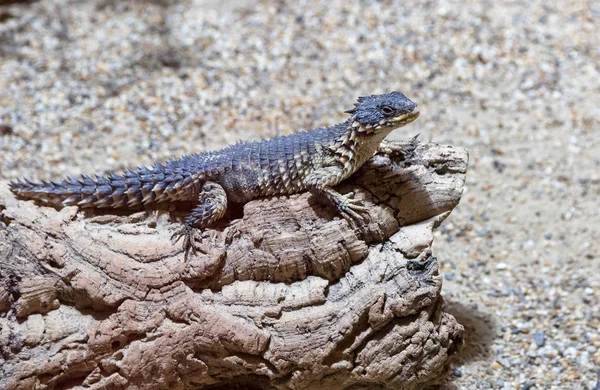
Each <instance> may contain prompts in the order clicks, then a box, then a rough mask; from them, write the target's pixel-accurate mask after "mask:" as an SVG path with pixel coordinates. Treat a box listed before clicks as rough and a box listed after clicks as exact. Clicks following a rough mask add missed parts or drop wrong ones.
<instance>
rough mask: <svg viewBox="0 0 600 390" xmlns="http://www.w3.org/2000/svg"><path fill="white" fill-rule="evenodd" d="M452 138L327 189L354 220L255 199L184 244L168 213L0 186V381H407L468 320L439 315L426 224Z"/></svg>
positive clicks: (454, 153)
mask: <svg viewBox="0 0 600 390" xmlns="http://www.w3.org/2000/svg"><path fill="white" fill-rule="evenodd" d="M467 160H468V157H467V154H466V152H465V151H464V150H463V149H460V148H454V147H451V146H439V145H436V144H431V143H421V144H418V145H417V146H416V147H415V148H414V149H412V150H407V151H406V153H405V154H404V155H393V156H388V155H378V156H375V157H374V158H373V159H371V160H370V161H369V162H368V163H367V164H366V165H365V166H364V167H363V168H362V169H361V170H360V171H359V172H357V173H356V174H355V176H353V178H352V179H350V180H348V181H347V182H345V183H344V184H343V185H342V186H340V190H341V191H342V192H348V191H354V192H355V194H356V196H357V197H359V198H362V199H364V200H365V202H366V203H367V204H368V205H369V206H370V207H369V209H370V211H369V215H370V219H371V222H370V223H368V224H366V225H365V226H363V227H355V228H352V227H351V226H349V225H348V223H347V222H346V221H345V220H343V219H341V218H339V217H338V216H337V215H335V213H334V212H333V211H332V210H329V209H328V208H327V207H324V206H322V205H321V204H320V203H318V202H316V201H315V200H314V199H313V198H312V196H311V195H309V194H308V193H305V194H299V195H294V196H290V197H278V198H277V197H276V198H270V199H261V200H256V201H252V202H250V203H248V204H246V205H245V206H244V207H243V210H238V211H234V213H233V214H234V215H230V216H229V218H228V219H226V220H225V221H223V223H222V224H220V225H218V226H216V227H215V228H213V229H208V230H207V231H206V232H205V233H204V234H203V242H202V249H203V252H199V253H198V254H196V255H190V256H188V257H186V256H184V254H183V253H182V248H181V245H175V246H174V245H171V243H170V242H169V236H170V234H171V233H172V231H173V229H174V228H176V227H177V224H176V223H172V222H171V221H170V219H171V217H175V216H176V215H177V211H173V210H171V211H169V210H156V211H141V212H135V213H133V214H132V213H129V214H127V213H124V214H123V215H114V214H97V215H93V212H92V213H88V214H87V215H83V214H84V213H83V212H78V211H77V209H76V208H75V207H68V208H64V209H62V210H55V209H53V208H49V207H39V206H37V205H35V204H34V203H32V202H28V201H21V200H16V199H15V198H14V197H13V196H12V194H11V193H10V192H9V191H8V190H7V186H6V182H1V183H0V221H1V222H0V311H1V313H0V314H1V315H0V346H2V355H1V357H0V360H1V362H2V364H1V365H0V367H1V368H0V387H1V388H8V389H28V388H48V389H59V388H60V389H64V388H81V387H86V388H92V389H100V388H130V389H136V388H138V389H142V388H143V389H177V388H201V387H207V386H213V387H227V386H233V385H238V386H242V387H255V388H296V389H308V388H310V389H328V388H350V387H360V388H363V387H366V388H369V387H371V386H372V387H377V388H391V389H398V388H402V389H416V388H421V387H422V386H424V385H426V384H430V383H435V382H437V381H439V380H440V379H441V378H443V376H444V374H445V372H446V371H447V368H448V365H449V363H450V362H451V361H452V360H454V358H455V357H456V356H457V351H458V349H459V347H460V345H461V344H462V335H463V328H462V326H461V325H460V324H458V323H457V321H456V320H455V319H454V317H453V316H451V315H449V314H447V313H445V312H444V311H443V299H442V298H441V295H440V291H441V287H442V278H441V277H440V275H439V274H438V272H437V262H436V259H435V257H434V256H433V255H432V252H431V244H432V241H433V229H434V228H435V227H437V226H438V225H439V224H440V223H441V221H442V220H444V219H445V218H446V217H447V216H448V215H449V213H450V211H451V210H452V209H453V208H454V207H455V206H456V205H457V204H458V202H459V199H460V196H461V194H462V189H463V184H464V181H465V174H466V166H467Z"/></svg>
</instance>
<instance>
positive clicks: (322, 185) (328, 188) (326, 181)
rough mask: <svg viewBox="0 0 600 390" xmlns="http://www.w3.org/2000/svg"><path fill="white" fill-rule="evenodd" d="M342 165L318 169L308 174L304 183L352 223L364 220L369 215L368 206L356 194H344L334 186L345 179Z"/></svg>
mask: <svg viewBox="0 0 600 390" xmlns="http://www.w3.org/2000/svg"><path fill="white" fill-rule="evenodd" d="M344 179H345V177H344V172H343V170H342V168H341V167H336V166H333V167H325V168H320V169H317V170H316V171H314V172H312V173H311V174H310V175H308V176H307V178H306V179H305V181H304V183H305V185H306V188H307V189H308V190H309V191H310V192H311V193H312V194H313V195H315V196H316V197H317V198H319V199H321V200H325V201H326V202H328V203H329V204H331V205H332V206H333V207H335V208H336V210H337V211H338V212H339V213H340V214H341V215H342V216H343V217H344V218H345V219H346V220H348V221H349V222H350V223H352V224H354V222H363V221H365V219H366V217H367V214H366V213H367V208H366V207H365V206H364V203H363V202H362V201H361V200H359V199H354V197H353V196H354V194H353V193H349V194H347V195H342V194H340V193H339V192H337V191H336V190H334V189H333V188H332V187H333V186H335V185H337V184H338V183H340V182H341V181H342V180H344Z"/></svg>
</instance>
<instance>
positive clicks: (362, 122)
mask: <svg viewBox="0 0 600 390" xmlns="http://www.w3.org/2000/svg"><path fill="white" fill-rule="evenodd" d="M346 112H347V113H349V114H352V117H351V118H350V119H351V123H352V127H354V128H357V130H358V131H359V132H365V133H380V132H388V133H389V132H390V131H391V130H394V129H396V128H398V127H402V126H404V125H407V124H409V123H410V122H412V121H414V120H415V119H417V118H418V116H419V109H418V108H417V105H416V104H415V103H413V102H412V101H411V100H410V99H409V98H407V97H406V96H404V94H401V93H400V92H390V93H386V94H383V95H371V96H361V97H359V98H358V102H356V103H355V104H354V108H353V109H351V110H348V111H346Z"/></svg>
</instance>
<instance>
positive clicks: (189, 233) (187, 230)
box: [171, 225, 197, 255]
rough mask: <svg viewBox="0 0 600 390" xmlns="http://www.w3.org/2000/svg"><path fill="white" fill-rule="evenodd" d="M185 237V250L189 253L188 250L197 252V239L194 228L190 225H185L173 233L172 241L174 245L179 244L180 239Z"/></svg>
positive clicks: (193, 252)
mask: <svg viewBox="0 0 600 390" xmlns="http://www.w3.org/2000/svg"><path fill="white" fill-rule="evenodd" d="M182 238H183V250H184V252H185V254H186V255H187V254H188V252H190V251H191V252H192V254H194V255H195V254H196V252H197V250H196V242H197V241H196V239H195V238H194V228H192V227H191V226H189V225H183V227H182V228H180V229H177V230H176V231H175V233H173V235H171V243H172V244H173V245H175V244H177V243H178V242H179V240H181V239H182Z"/></svg>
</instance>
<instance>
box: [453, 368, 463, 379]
mask: <svg viewBox="0 0 600 390" xmlns="http://www.w3.org/2000/svg"><path fill="white" fill-rule="evenodd" d="M452 373H453V374H454V376H456V377H459V378H460V377H461V376H462V371H460V370H459V369H456V370H454V371H453V372H452Z"/></svg>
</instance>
